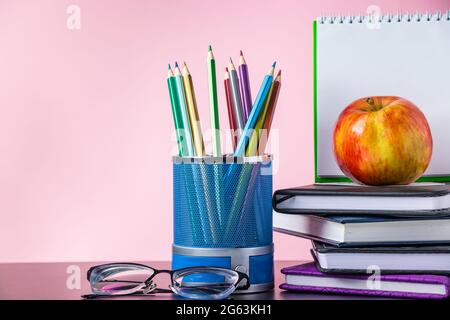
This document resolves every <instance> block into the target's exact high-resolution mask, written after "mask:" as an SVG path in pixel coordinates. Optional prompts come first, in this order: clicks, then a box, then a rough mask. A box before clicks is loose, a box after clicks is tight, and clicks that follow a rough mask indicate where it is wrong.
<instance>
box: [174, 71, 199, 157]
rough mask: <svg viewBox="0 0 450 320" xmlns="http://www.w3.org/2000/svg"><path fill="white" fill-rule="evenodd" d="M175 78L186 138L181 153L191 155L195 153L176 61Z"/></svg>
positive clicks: (184, 95)
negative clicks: (184, 149) (184, 147)
mask: <svg viewBox="0 0 450 320" xmlns="http://www.w3.org/2000/svg"><path fill="white" fill-rule="evenodd" d="M175 80H176V83H177V91H178V98H179V101H180V110H181V118H182V119H183V124H184V130H183V134H184V139H185V140H186V151H185V153H184V154H183V156H187V157H192V156H194V155H195V153H194V144H193V141H192V131H191V125H190V121H189V115H188V110H187V104H186V94H185V92H184V87H183V79H182V77H181V72H180V68H179V67H178V63H176V62H175Z"/></svg>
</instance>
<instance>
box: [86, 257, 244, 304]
mask: <svg viewBox="0 0 450 320" xmlns="http://www.w3.org/2000/svg"><path fill="white" fill-rule="evenodd" d="M108 265H131V266H137V267H145V268H148V269H151V270H153V274H152V275H151V276H150V277H148V278H147V279H146V280H145V281H143V282H142V284H144V287H143V288H140V289H139V290H137V291H136V292H133V293H128V294H118V295H102V294H88V295H84V296H83V297H85V298H95V297H117V296H132V295H143V294H150V293H174V292H173V291H172V290H167V291H165V290H166V289H161V288H158V287H157V285H156V284H155V283H154V282H153V278H155V277H156V276H157V275H158V274H163V273H165V274H169V275H170V282H171V284H170V286H173V285H174V279H173V275H174V273H175V272H180V271H185V270H191V269H206V270H208V269H222V270H227V271H233V272H236V273H237V275H238V279H237V281H236V283H235V284H234V287H235V289H234V290H235V291H244V290H248V288H250V278H249V276H248V275H247V274H246V273H244V272H241V271H237V270H233V269H228V268H223V267H212V266H192V267H186V268H181V269H176V270H168V269H155V268H153V267H151V266H148V265H145V264H141V263H133V262H113V263H105V264H100V265H97V266H93V267H90V268H89V270H88V271H87V280H88V281H89V282H90V277H91V274H92V271H93V270H94V269H96V268H100V267H105V266H108ZM242 280H245V284H244V285H239V284H240V283H241V282H242ZM152 284H153V286H152ZM140 290H143V293H138V292H139V291H140Z"/></svg>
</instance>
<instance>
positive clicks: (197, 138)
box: [182, 62, 205, 156]
mask: <svg viewBox="0 0 450 320" xmlns="http://www.w3.org/2000/svg"><path fill="white" fill-rule="evenodd" d="M182 77H183V87H184V92H185V93H186V102H187V109H188V113H189V121H190V123H191V128H192V135H193V139H194V148H195V155H196V156H204V155H205V145H204V143H203V135H202V128H201V125H200V119H199V116H198V110H197V102H196V100H195V92H194V84H193V82H192V76H191V74H190V73H189V69H188V67H187V65H186V62H185V63H184V66H183V72H182Z"/></svg>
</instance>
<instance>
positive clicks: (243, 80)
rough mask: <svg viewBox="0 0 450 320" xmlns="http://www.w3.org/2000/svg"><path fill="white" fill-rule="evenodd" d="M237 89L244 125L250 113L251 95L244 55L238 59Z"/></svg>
mask: <svg viewBox="0 0 450 320" xmlns="http://www.w3.org/2000/svg"><path fill="white" fill-rule="evenodd" d="M238 69H239V88H240V90H241V103H242V109H243V111H244V112H243V116H244V123H245V122H246V121H247V119H248V116H249V114H250V112H251V111H252V94H251V92H250V80H249V77H248V67H247V63H246V62H245V59H244V55H243V54H242V50H241V55H240V57H239V67H238Z"/></svg>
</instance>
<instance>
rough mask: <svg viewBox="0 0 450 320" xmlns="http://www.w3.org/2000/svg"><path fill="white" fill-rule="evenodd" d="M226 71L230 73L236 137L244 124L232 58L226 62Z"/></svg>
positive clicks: (237, 80) (237, 81)
mask: <svg viewBox="0 0 450 320" xmlns="http://www.w3.org/2000/svg"><path fill="white" fill-rule="evenodd" d="M228 72H229V75H230V85H231V86H230V88H231V97H232V100H231V101H232V103H233V104H232V106H233V116H234V120H235V125H236V131H237V135H238V138H239V137H240V135H241V132H242V129H244V126H245V120H244V111H243V110H242V104H241V94H240V93H239V79H238V75H237V72H236V68H235V67H234V64H233V60H231V58H230V62H229V63H228Z"/></svg>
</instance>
